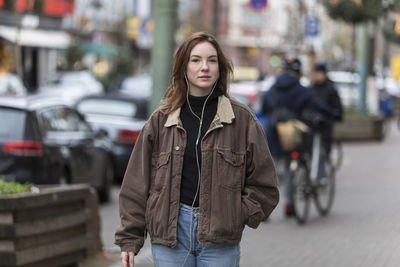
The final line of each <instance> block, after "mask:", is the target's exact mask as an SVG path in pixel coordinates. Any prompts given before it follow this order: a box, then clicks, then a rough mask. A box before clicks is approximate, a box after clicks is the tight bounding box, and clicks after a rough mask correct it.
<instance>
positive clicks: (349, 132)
mask: <svg viewBox="0 0 400 267" xmlns="http://www.w3.org/2000/svg"><path fill="white" fill-rule="evenodd" d="M334 136H335V139H336V140H340V141H368V140H382V139H383V138H384V120H383V119H382V118H374V117H371V118H352V119H345V120H344V121H343V122H341V123H337V124H336V125H335V131H334Z"/></svg>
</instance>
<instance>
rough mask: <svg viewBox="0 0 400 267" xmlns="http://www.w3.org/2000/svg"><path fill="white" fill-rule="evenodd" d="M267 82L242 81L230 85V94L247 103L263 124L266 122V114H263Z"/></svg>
mask: <svg viewBox="0 0 400 267" xmlns="http://www.w3.org/2000/svg"><path fill="white" fill-rule="evenodd" d="M265 85H266V83H263V82H260V81H240V82H234V83H231V84H230V85H229V95H230V96H232V97H234V98H235V99H236V100H237V101H239V102H241V103H242V104H245V105H247V106H248V107H249V108H250V109H251V110H252V111H253V112H254V113H255V114H256V116H257V118H258V120H259V121H260V123H261V125H263V126H264V124H265V116H264V114H262V110H261V107H262V100H263V95H264V93H265V91H263V90H265V89H263V86H265Z"/></svg>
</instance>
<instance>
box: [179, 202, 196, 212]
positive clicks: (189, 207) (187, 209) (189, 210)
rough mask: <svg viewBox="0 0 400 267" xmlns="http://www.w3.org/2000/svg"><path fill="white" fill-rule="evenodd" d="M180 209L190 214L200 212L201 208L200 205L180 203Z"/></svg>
mask: <svg viewBox="0 0 400 267" xmlns="http://www.w3.org/2000/svg"><path fill="white" fill-rule="evenodd" d="M179 209H180V211H181V212H185V213H189V214H192V213H193V214H199V213H200V208H199V207H193V208H192V206H189V205H186V204H183V203H180V206H179Z"/></svg>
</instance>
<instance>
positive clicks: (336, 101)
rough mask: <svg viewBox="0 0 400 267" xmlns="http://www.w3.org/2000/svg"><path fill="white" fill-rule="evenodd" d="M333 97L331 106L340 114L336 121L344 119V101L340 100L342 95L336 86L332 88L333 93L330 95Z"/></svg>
mask: <svg viewBox="0 0 400 267" xmlns="http://www.w3.org/2000/svg"><path fill="white" fill-rule="evenodd" d="M330 98H331V106H332V108H333V109H335V110H336V111H337V112H338V116H337V117H336V121H342V120H343V106H342V101H341V100H340V96H339V94H338V92H337V90H336V88H334V87H333V88H332V95H331V96H330Z"/></svg>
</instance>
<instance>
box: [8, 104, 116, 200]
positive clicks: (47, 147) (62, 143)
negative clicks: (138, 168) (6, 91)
mask: <svg viewBox="0 0 400 267" xmlns="http://www.w3.org/2000/svg"><path fill="white" fill-rule="evenodd" d="M0 121H1V124H2V125H1V127H0V178H5V179H6V180H15V181H19V182H31V183H34V184H59V183H89V184H90V185H92V186H93V187H95V188H96V189H97V190H98V192H99V197H100V200H102V201H107V200H108V198H109V193H110V184H111V182H112V180H113V178H114V172H113V170H114V167H113V166H112V161H111V153H110V151H111V150H110V142H109V141H108V139H106V138H104V136H102V134H101V133H95V132H94V131H93V130H92V129H91V127H90V126H89V124H88V123H87V122H86V121H85V120H84V117H83V116H82V115H80V114H79V113H78V112H77V111H76V110H75V109H73V108H71V107H69V106H67V105H65V104H63V102H61V101H60V100H57V99H50V98H45V97H38V96H36V97H35V96H29V97H23V98H15V97H14V98H11V97H10V98H6V97H3V98H0Z"/></svg>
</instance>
